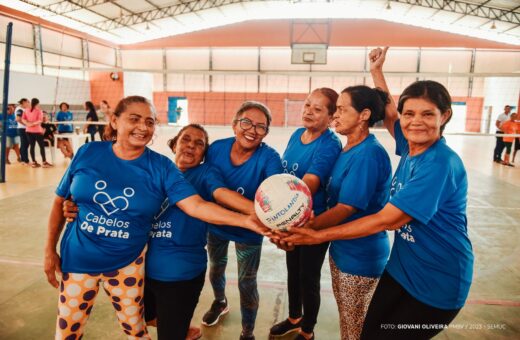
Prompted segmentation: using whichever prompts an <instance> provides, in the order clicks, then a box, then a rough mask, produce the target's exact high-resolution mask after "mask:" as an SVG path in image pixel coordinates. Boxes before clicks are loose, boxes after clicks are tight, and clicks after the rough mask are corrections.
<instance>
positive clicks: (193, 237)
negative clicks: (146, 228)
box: [146, 163, 225, 281]
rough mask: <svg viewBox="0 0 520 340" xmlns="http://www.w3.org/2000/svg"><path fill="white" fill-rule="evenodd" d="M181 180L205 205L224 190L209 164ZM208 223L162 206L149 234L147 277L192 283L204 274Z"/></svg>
mask: <svg viewBox="0 0 520 340" xmlns="http://www.w3.org/2000/svg"><path fill="white" fill-rule="evenodd" d="M184 177H185V178H186V179H187V180H188V181H189V182H190V183H191V184H192V185H193V186H194V187H195V189H196V190H197V192H198V193H199V195H200V196H201V197H202V198H204V199H205V200H206V201H211V200H213V192H214V191H215V190H217V189H218V188H222V187H225V185H224V181H223V179H222V176H221V175H220V173H219V172H218V170H217V169H215V168H214V167H212V166H209V165H208V163H204V164H201V165H199V166H197V167H196V168H192V169H189V170H187V171H186V172H184ZM206 239H207V223H206V222H204V221H201V220H199V219H196V218H193V217H191V216H189V215H186V214H185V213H184V212H183V211H182V210H181V209H179V208H178V207H177V206H176V205H170V204H169V201H168V199H167V200H166V201H165V202H164V203H163V205H162V206H161V211H160V212H159V213H158V215H157V216H156V220H155V221H154V223H153V224H152V230H151V232H150V241H149V242H148V251H147V253H146V276H147V277H150V278H152V279H154V280H159V281H184V280H191V279H193V278H194V277H197V276H198V275H200V274H201V273H202V272H203V271H204V270H206V263H207V261H208V259H207V255H206V249H205V248H204V247H205V246H206Z"/></svg>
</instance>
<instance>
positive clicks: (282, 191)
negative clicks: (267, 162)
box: [255, 174, 312, 231]
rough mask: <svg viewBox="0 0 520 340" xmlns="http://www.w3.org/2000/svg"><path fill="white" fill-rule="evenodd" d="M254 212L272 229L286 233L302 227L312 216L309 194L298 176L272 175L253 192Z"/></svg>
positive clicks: (310, 196)
mask: <svg viewBox="0 0 520 340" xmlns="http://www.w3.org/2000/svg"><path fill="white" fill-rule="evenodd" d="M255 212H256V215H257V216H258V219H259V220H260V221H261V222H262V223H263V224H265V225H266V226H267V227H269V228H271V229H276V230H281V231H285V230H287V228H288V227H299V226H302V225H304V224H305V223H306V222H307V221H308V220H309V218H310V216H311V213H312V195H311V191H310V190H309V188H308V187H307V185H306V184H305V182H303V181H302V180H301V179H299V178H298V177H295V176H293V175H289V174H280V175H273V176H271V177H269V178H267V179H265V180H264V181H263V182H262V184H260V186H259V187H258V190H257V191H256V194H255Z"/></svg>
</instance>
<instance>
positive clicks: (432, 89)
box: [397, 80, 452, 135]
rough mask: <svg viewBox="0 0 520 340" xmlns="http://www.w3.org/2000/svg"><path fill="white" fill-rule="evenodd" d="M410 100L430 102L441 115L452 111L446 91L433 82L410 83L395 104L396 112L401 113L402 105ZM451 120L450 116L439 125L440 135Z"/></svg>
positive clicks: (439, 84) (440, 85)
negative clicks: (418, 99) (417, 99)
mask: <svg viewBox="0 0 520 340" xmlns="http://www.w3.org/2000/svg"><path fill="white" fill-rule="evenodd" d="M410 98H422V99H426V100H427V101H429V102H431V103H432V104H434V105H435V106H437V108H438V109H439V111H441V113H442V114H444V113H446V112H448V111H450V112H451V111H452V109H451V96H450V93H449V92H448V90H447V89H446V88H445V87H444V85H442V84H441V83H438V82H436V81H433V80H420V81H416V82H414V83H412V84H411V85H409V86H408V87H407V88H406V89H404V91H403V93H402V94H401V97H399V102H398V103H397V111H399V113H402V112H403V106H404V103H405V102H406V101H407V100H408V99H410ZM450 120H451V115H450V116H449V117H448V119H447V120H446V121H445V122H444V124H442V125H441V135H442V132H443V131H444V128H445V127H446V124H448V122H449V121H450Z"/></svg>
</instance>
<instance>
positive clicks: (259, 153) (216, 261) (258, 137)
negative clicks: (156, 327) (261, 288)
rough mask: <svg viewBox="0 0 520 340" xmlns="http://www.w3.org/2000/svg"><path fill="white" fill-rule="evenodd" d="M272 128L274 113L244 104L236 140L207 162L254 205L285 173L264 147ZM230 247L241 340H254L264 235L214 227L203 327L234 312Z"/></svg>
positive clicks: (221, 144) (216, 148)
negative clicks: (263, 188)
mask: <svg viewBox="0 0 520 340" xmlns="http://www.w3.org/2000/svg"><path fill="white" fill-rule="evenodd" d="M270 123H271V113H270V111H269V109H268V108H267V107H266V106H265V105H263V104H262V103H258V102H252V101H247V102H244V103H243V104H242V105H241V106H240V108H239V109H238V111H237V113H236V114H235V117H234V119H233V132H234V134H235V137H231V138H225V139H221V140H217V141H215V142H214V143H213V144H212V145H211V146H210V148H209V150H208V156H207V161H208V162H209V163H210V164H212V165H213V166H215V167H216V168H218V169H219V170H220V172H221V174H222V176H223V177H224V181H225V184H226V186H227V188H228V189H231V190H234V191H237V192H239V193H240V194H242V195H243V196H244V197H246V198H248V199H250V200H253V199H254V195H255V192H256V189H257V188H258V186H259V185H260V183H261V182H262V181H263V180H264V179H266V178H267V177H269V176H271V175H275V174H279V173H282V171H283V170H282V162H281V159H280V155H279V154H278V153H277V152H276V151H275V150H274V149H272V148H271V147H269V146H267V145H266V144H265V143H263V142H262V140H263V139H264V138H265V136H266V135H267V133H268V132H269V124H270ZM235 229H236V228H235ZM230 241H233V242H235V249H236V253H237V259H238V288H239V290H240V311H241V313H242V333H241V335H240V339H254V335H253V330H254V327H255V320H256V313H257V311H258V300H259V296H258V290H257V284H256V273H257V271H258V266H259V264H260V252H261V250H262V235H259V234H256V233H254V232H250V231H248V230H234V229H233V228H232V227H215V226H213V225H211V226H210V227H209V232H208V254H209V259H210V274H209V276H210V281H211V286H212V287H213V293H214V295H215V300H214V301H213V304H212V305H211V308H210V309H209V310H208V311H207V312H206V314H205V315H204V317H203V321H202V324H204V325H206V326H213V325H215V324H217V323H218V321H219V319H220V317H221V316H222V315H224V314H226V313H227V312H228V311H229V308H228V304H227V299H226V295H225V288H226V287H225V286H226V278H225V271H226V265H227V251H228V246H229V242H230Z"/></svg>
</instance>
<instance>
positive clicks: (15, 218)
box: [0, 127, 520, 340]
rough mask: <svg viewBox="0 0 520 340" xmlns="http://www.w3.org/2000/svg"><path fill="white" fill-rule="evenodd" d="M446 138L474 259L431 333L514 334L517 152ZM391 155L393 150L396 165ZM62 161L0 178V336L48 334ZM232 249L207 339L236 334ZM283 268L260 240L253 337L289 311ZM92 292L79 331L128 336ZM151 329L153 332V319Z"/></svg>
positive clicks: (161, 143)
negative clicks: (462, 182) (463, 292)
mask: <svg viewBox="0 0 520 340" xmlns="http://www.w3.org/2000/svg"><path fill="white" fill-rule="evenodd" d="M208 130H209V132H210V137H211V139H212V140H215V139H218V138H222V137H226V136H230V135H231V133H232V131H231V128H230V127H212V128H209V129H208ZM176 131H177V128H160V129H159V131H158V133H157V137H156V138H155V140H154V142H153V144H152V146H151V147H152V148H153V149H155V150H157V151H159V152H162V153H164V154H168V155H171V153H170V152H169V150H168V148H167V147H166V141H167V140H168V139H169V138H171V137H172V136H173V134H174V133H175V132H176ZM292 131H293V129H282V128H274V129H273V131H272V132H271V133H270V135H269V136H268V137H266V140H265V141H266V142H267V143H269V144H270V145H272V146H273V147H275V148H276V149H277V150H278V151H279V152H283V149H284V147H285V145H286V143H287V141H288V139H289V136H290V134H291V133H292ZM375 135H376V137H377V138H379V140H380V141H381V142H382V143H383V145H384V146H385V147H386V149H387V150H388V152H389V153H390V154H391V155H392V154H393V150H394V147H393V145H392V139H391V137H390V136H389V135H388V134H387V133H386V131H376V132H375ZM447 141H448V144H449V145H450V146H452V147H453V148H454V149H455V150H456V151H457V152H458V153H459V154H460V155H461V157H462V159H463V160H464V162H465V165H466V168H467V170H468V174H469V183H470V189H469V202H468V203H469V204H468V220H469V234H470V238H471V240H472V242H473V247H474V251H475V255H476V262H475V275H474V282H473V286H472V289H471V292H470V296H469V299H468V303H467V305H466V306H465V307H464V309H463V310H462V312H461V313H460V314H459V316H458V317H457V318H456V319H455V321H454V322H453V323H452V325H450V327H449V328H448V329H447V330H445V331H443V332H442V333H441V334H440V335H438V336H437V337H436V339H493V340H498V339H519V338H520V260H519V259H520V156H518V159H517V163H516V165H517V167H516V168H509V167H504V166H501V165H498V164H495V163H492V162H491V159H492V151H493V148H494V143H495V139H494V138H493V137H473V136H447ZM12 160H13V159H12ZM397 161H398V159H397V157H395V156H392V162H393V166H394V169H395V165H396V164H397ZM13 163H15V162H13ZM67 165H68V161H67V160H64V159H63V158H62V157H61V156H59V155H58V156H57V159H56V167H55V168H53V169H41V168H39V169H32V168H27V167H23V166H21V165H19V164H12V165H9V166H8V167H7V180H8V182H7V183H5V184H0V339H19V340H28V339H51V338H53V335H54V333H53V332H54V325H55V317H56V302H57V291H56V290H55V289H54V288H52V287H51V286H50V285H49V284H48V283H47V282H46V279H45V276H44V274H43V268H42V262H43V260H42V256H43V246H44V241H45V234H46V227H47V217H48V213H49V209H50V205H51V203H52V200H53V197H54V193H53V192H54V188H55V187H56V184H57V183H58V181H59V179H60V178H61V175H62V174H63V172H64V171H65V169H66V166H67ZM229 254H230V259H229V265H228V270H227V278H228V285H227V296H228V299H229V304H230V309H231V311H230V313H229V314H228V315H227V316H226V317H225V318H224V319H223V321H222V322H221V323H220V324H219V325H217V326H215V327H212V328H204V327H203V338H204V339H215V340H216V339H222V340H227V339H238V336H239V334H240V329H241V327H240V308H239V298H238V287H237V281H236V280H237V269H236V258H235V256H234V248H233V246H231V248H230V251H229ZM286 275H287V274H286V268H285V254H284V252H283V251H281V250H278V249H276V248H275V247H274V246H273V245H272V244H270V243H269V242H268V241H264V245H263V251H262V259H261V264H260V271H259V274H258V277H259V278H258V284H259V291H260V309H259V312H258V318H257V323H256V330H255V335H256V338H257V339H267V338H268V333H269V328H270V327H271V326H272V325H273V324H274V323H276V322H278V321H281V320H283V319H284V318H286V317H287V313H288V312H287V308H288V307H287V288H286ZM321 282H322V285H321V286H322V291H321V297H322V303H321V310H320V314H319V318H318V324H317V326H316V329H315V333H316V339H339V326H338V322H339V321H338V313H337V308H336V303H335V300H334V296H333V294H332V288H331V283H330V271H329V268H328V260H326V262H325V264H324V266H323V270H322V278H321ZM97 299H98V300H97V302H96V305H95V307H94V309H93V312H92V315H91V318H90V320H89V323H88V326H87V328H86V333H85V337H84V338H85V339H111V340H117V339H125V336H124V334H123V332H122V331H121V330H120V329H119V326H118V324H117V321H116V318H115V314H114V311H113V308H112V306H111V304H109V302H108V299H107V297H106V295H105V294H104V292H100V294H99V296H98V298H97ZM212 300H213V297H212V292H211V286H210V284H209V281H206V285H205V287H204V290H203V293H202V295H201V299H200V302H199V305H198V307H197V310H196V312H195V316H194V318H193V323H194V324H200V320H201V318H202V315H203V314H204V312H205V310H206V309H207V308H208V307H209V306H210V304H211V302H212ZM151 333H152V335H153V336H154V337H155V330H154V329H151ZM290 338H291V337H285V339H290Z"/></svg>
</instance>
